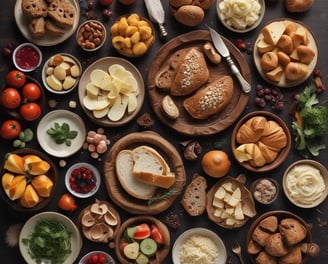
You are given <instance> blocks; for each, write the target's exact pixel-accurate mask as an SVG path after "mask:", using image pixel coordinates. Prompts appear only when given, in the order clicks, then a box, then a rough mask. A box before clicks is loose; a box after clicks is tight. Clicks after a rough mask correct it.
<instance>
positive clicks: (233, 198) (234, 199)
mask: <svg viewBox="0 0 328 264" xmlns="http://www.w3.org/2000/svg"><path fill="white" fill-rule="evenodd" d="M240 200H241V191H240V188H236V190H234V192H233V193H232V195H231V197H230V199H229V201H228V202H227V203H228V204H229V205H230V206H232V207H235V206H236V205H237V203H238V202H240Z"/></svg>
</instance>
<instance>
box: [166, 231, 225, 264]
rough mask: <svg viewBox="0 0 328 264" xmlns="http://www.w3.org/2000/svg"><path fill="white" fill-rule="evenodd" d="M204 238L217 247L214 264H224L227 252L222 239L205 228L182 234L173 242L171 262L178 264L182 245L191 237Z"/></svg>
mask: <svg viewBox="0 0 328 264" xmlns="http://www.w3.org/2000/svg"><path fill="white" fill-rule="evenodd" d="M193 235H196V236H204V237H208V238H209V239H211V240H212V241H213V242H214V243H215V244H216V246H217V253H218V255H217V257H216V259H215V263H216V264H225V263H226V260H227V251H226V248H225V245H224V243H223V241H222V239H221V238H220V237H219V236H218V235H217V234H215V233H214V232H213V231H211V230H209V229H206V228H192V229H189V230H187V231H185V232H184V233H182V234H181V235H180V236H179V237H178V239H177V240H176V241H175V243H174V245H173V249H172V260H173V263H174V264H180V252H181V248H182V246H183V244H184V243H185V242H186V240H187V239H188V238H190V237H191V236H193Z"/></svg>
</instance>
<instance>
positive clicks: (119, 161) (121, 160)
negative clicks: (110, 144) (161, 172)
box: [115, 149, 156, 200]
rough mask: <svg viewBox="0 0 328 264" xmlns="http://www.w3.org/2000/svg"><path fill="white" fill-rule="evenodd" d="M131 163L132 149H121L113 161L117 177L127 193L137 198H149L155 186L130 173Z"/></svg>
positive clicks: (132, 162)
mask: <svg viewBox="0 0 328 264" xmlns="http://www.w3.org/2000/svg"><path fill="white" fill-rule="evenodd" d="M133 165H134V161H133V155H132V150H127V149H126V150H121V151H120V152H119V153H118V155H117V157H116V161H115V169H116V175H117V178H118V180H119V182H120V184H121V186H122V187H123V189H124V190H125V191H126V192H127V193H128V194H130V195H131V196H133V197H135V198H138V199H142V200H149V199H150V198H151V197H152V196H153V194H154V192H155V190H156V186H152V185H150V184H146V183H143V182H140V181H139V180H137V179H136V178H135V177H134V176H133V173H132V171H133Z"/></svg>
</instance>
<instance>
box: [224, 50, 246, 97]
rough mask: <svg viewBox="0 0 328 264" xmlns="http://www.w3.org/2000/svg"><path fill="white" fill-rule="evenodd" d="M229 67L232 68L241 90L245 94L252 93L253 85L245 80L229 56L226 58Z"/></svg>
mask: <svg viewBox="0 0 328 264" xmlns="http://www.w3.org/2000/svg"><path fill="white" fill-rule="evenodd" d="M226 60H227V62H228V65H229V66H230V69H231V71H232V73H233V74H234V75H235V76H236V77H237V79H238V81H239V83H240V85H241V88H242V89H243V91H244V92H245V93H249V92H250V91H251V89H252V88H251V85H250V84H249V83H248V82H247V81H246V80H245V79H244V77H243V76H242V75H241V73H240V71H239V69H238V68H237V66H236V64H235V63H234V62H233V60H232V59H231V58H230V56H228V57H227V58H226Z"/></svg>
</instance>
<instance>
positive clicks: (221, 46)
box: [207, 26, 252, 93]
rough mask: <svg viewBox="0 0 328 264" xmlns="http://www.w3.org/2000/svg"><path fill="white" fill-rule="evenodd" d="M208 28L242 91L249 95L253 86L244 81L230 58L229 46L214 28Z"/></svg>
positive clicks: (217, 48)
mask: <svg viewBox="0 0 328 264" xmlns="http://www.w3.org/2000/svg"><path fill="white" fill-rule="evenodd" d="M207 27H208V29H209V31H210V35H211V38H212V41H213V44H214V47H215V48H216V50H217V51H218V52H219V53H220V54H221V56H222V57H224V58H225V59H226V61H227V62H228V65H229V67H230V69H231V71H232V73H233V74H234V75H235V76H236V78H237V79H238V81H239V83H240V85H241V88H242V90H243V91H244V92H245V93H249V92H250V91H251V89H252V88H251V85H250V84H249V83H248V82H247V81H246V80H245V79H244V77H243V76H242V75H241V73H240V71H239V69H238V67H237V66H236V64H235V63H234V61H233V60H232V58H231V57H230V52H229V50H228V48H227V46H226V45H225V44H224V42H223V39H222V38H221V36H220V34H219V33H217V32H216V31H215V30H214V29H213V28H211V27H209V26H207Z"/></svg>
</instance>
